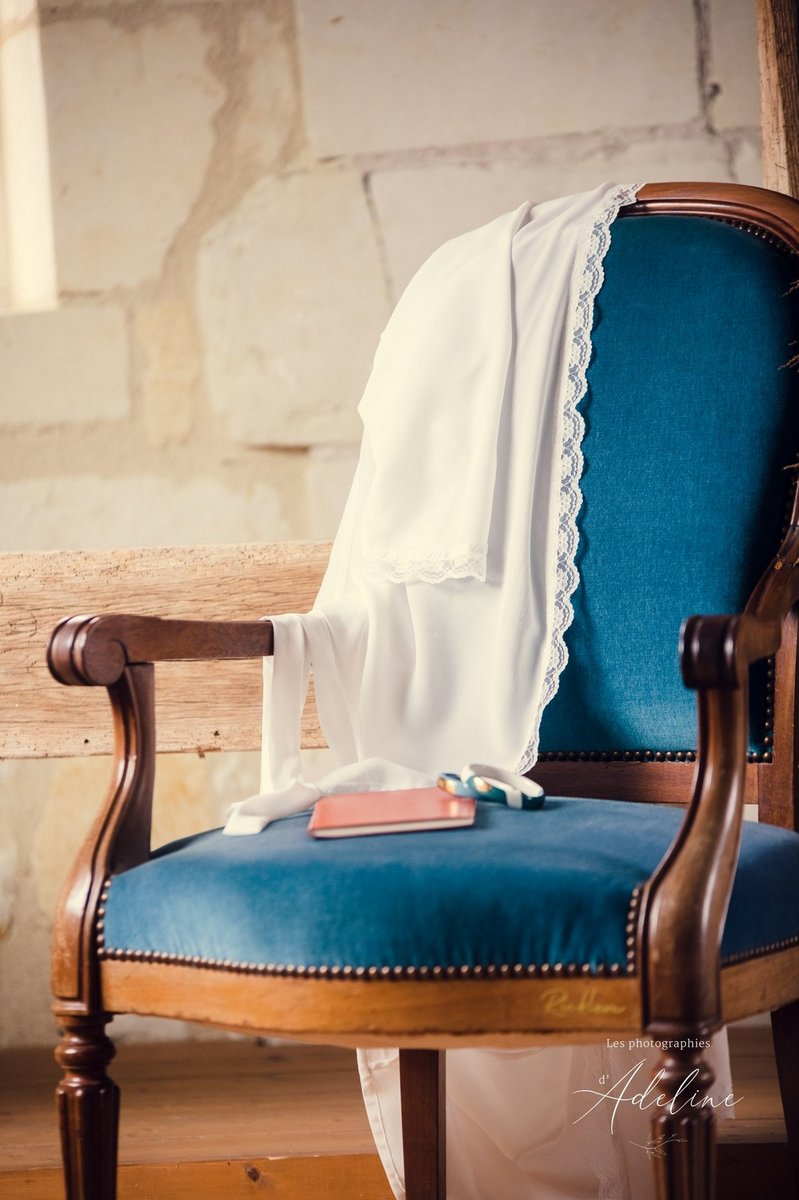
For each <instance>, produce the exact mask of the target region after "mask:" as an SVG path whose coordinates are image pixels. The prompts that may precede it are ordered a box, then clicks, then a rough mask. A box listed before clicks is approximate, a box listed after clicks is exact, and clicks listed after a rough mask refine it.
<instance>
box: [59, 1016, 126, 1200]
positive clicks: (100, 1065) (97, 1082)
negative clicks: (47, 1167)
mask: <svg viewBox="0 0 799 1200" xmlns="http://www.w3.org/2000/svg"><path fill="white" fill-rule="evenodd" d="M60 1023H61V1025H62V1028H63V1036H62V1038H61V1042H60V1044H59V1046H58V1048H57V1049H56V1052H55V1056H56V1061H57V1062H58V1063H59V1065H60V1066H62V1067H63V1068H64V1078H63V1079H62V1080H61V1082H60V1083H59V1084H58V1087H57V1088H56V1104H57V1106H58V1115H59V1121H60V1126H61V1153H62V1157H63V1162H64V1180H65V1186H66V1197H67V1200H115V1196H116V1172H117V1133H118V1128H119V1088H118V1087H117V1085H116V1084H115V1083H114V1082H113V1080H111V1079H109V1078H108V1076H107V1075H106V1073H105V1069H106V1066H107V1065H108V1063H109V1062H110V1061H111V1059H112V1058H113V1057H114V1043H113V1042H112V1041H111V1040H110V1038H107V1037H106V1036H105V1021H104V1020H103V1019H102V1018H98V1017H73V1016H69V1017H64V1018H61V1019H60Z"/></svg>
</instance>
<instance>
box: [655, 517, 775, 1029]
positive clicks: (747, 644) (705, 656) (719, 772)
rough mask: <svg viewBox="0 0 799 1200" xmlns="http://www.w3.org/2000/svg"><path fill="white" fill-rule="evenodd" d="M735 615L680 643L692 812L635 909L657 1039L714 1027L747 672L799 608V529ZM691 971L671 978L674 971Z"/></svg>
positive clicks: (695, 622)
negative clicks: (690, 744) (695, 732)
mask: <svg viewBox="0 0 799 1200" xmlns="http://www.w3.org/2000/svg"><path fill="white" fill-rule="evenodd" d="M797 515H798V514H797V502H796V500H795V502H794V513H793V517H792V521H791V525H790V527H789V529H788V531H787V534H786V536H785V538H784V540H783V543H782V545H781V547H780V550H779V553H778V554H777V556H776V557H775V558H774V560H773V561H772V562H771V564H770V566H769V568H768V570H767V571H766V572H765V574H764V575H763V577H762V578H761V580H760V582H759V583H758V585H757V587H756V588H755V590H754V592H753V593H752V596H751V598H750V600H749V603H748V604H747V607H746V610H745V611H744V612H743V613H740V614H738V615H735V616H713V617H703V616H694V617H690V618H689V619H688V620H687V621H686V622H685V624H684V625H683V629H682V632H681V635H680V658H681V664H682V673H683V679H684V681H685V683H686V685H687V686H688V687H690V688H695V689H696V690H697V693H698V695H697V702H698V712H699V744H698V749H697V764H696V772H695V776H694V788H693V797H692V800H691V804H690V806H689V808H688V812H687V814H686V817H685V820H684V821H683V824H682V826H681V828H680V831H679V833H678V835H677V837H676V839H675V841H674V843H673V844H672V846H671V847H670V848H669V850H668V852H667V854H666V855H665V857H664V859H663V861H662V862H661V863H660V865H659V866H658V868H657V870H656V871H655V872H654V874H653V875H652V877H651V879H650V880H649V882H648V883H647V885H646V888H645V890H644V896H643V903H642V909H641V924H640V926H639V930H640V933H639V936H640V938H641V951H642V962H643V971H644V1004H645V1019H646V1021H647V1026H648V1028H650V1029H651V1030H652V1031H653V1032H655V1033H659V1034H660V1035H661V1036H669V1035H671V1036H675V1035H676V1034H677V1033H678V1032H679V1031H682V1032H683V1033H684V1032H685V1031H686V1030H689V1029H693V1030H705V1031H707V1032H710V1031H711V1030H712V1029H713V1028H715V1027H717V1026H718V1025H719V1024H720V1022H721V979H720V967H719V951H720V946H721V937H722V933H723V929H724V919H725V916H726V912H727V905H728V903H729V898H730V893H731V891H732V884H733V878H734V874H735V866H736V863H737V859H738V850H739V846H740V839H741V828H742V821H743V805H744V783H745V773H746V753H747V746H748V723H749V712H748V682H749V667H750V666H751V664H752V663H754V662H756V661H757V660H758V659H762V658H766V657H768V656H770V655H772V654H774V653H776V651H777V650H778V649H779V647H780V643H781V637H782V626H783V622H784V621H785V619H786V617H787V616H788V613H789V612H790V611H791V609H792V608H793V606H794V605H795V604H796V603H797V602H799V570H797V569H796V568H797V565H799V521H797ZM674 962H681V963H686V964H690V966H689V967H687V969H684V970H682V971H681V972H680V973H679V974H678V973H676V972H674V970H673V963H674Z"/></svg>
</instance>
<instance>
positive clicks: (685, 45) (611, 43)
mask: <svg viewBox="0 0 799 1200" xmlns="http://www.w3.org/2000/svg"><path fill="white" fill-rule="evenodd" d="M297 15H298V25H299V35H300V38H299V43H300V55H301V62H302V75H303V84H304V88H305V108H306V116H307V121H308V126H309V132H310V138H311V144H312V147H313V149H314V151H315V153H316V154H317V155H318V156H320V157H325V156H328V155H338V154H354V153H368V152H380V151H387V150H405V149H409V148H411V147H414V148H417V147H426V146H452V145H461V144H467V143H469V144H474V143H485V142H492V141H500V140H507V139H519V138H530V137H536V136H540V135H543V134H560V133H571V132H575V131H583V130H595V129H603V128H607V127H619V126H629V125H631V124H635V125H636V126H639V127H640V126H646V125H664V124H668V123H671V122H680V121H687V120H690V119H691V118H693V117H695V116H697V114H698V113H699V110H700V104H699V93H698V87H697V79H696V66H695V60H696V48H695V22H694V6H693V4H692V3H691V0H674V2H673V3H669V4H663V3H661V2H660V0H638V3H636V4H629V3H627V2H626V0H571V3H570V4H568V5H567V6H564V5H558V4H552V3H551V2H550V0H524V2H522V0H493V2H492V3H490V4H488V3H484V4H475V3H474V2H473V0H438V2H437V3H435V4H430V3H429V2H428V0H384V2H383V3H381V4H374V3H371V2H370V0H298V5H297Z"/></svg>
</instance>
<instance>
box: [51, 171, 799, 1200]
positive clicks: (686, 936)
mask: <svg viewBox="0 0 799 1200" xmlns="http://www.w3.org/2000/svg"><path fill="white" fill-rule="evenodd" d="M625 212H629V213H635V214H647V213H669V214H690V215H704V216H708V217H714V218H717V219H720V220H723V221H728V222H733V223H736V224H739V225H741V226H742V227H745V228H747V229H748V230H750V231H751V232H752V233H754V234H756V235H757V236H759V237H765V238H771V239H775V240H776V241H778V242H780V243H782V244H783V245H784V246H787V247H788V249H789V250H790V251H791V252H793V253H795V254H799V203H796V202H794V201H792V200H790V199H788V198H787V197H782V196H779V195H777V194H775V193H769V192H766V191H763V190H761V189H756V188H746V187H737V186H729V185H704V184H669V185H665V184H662V185H661V184H658V185H653V186H649V187H646V188H645V189H643V191H642V192H641V194H640V197H639V200H638V202H637V203H636V204H634V205H632V206H630V208H629V209H627V210H625ZM797 564H799V501H795V503H794V509H793V514H792V516H791V520H790V526H789V528H788V531H787V533H786V535H785V538H784V541H783V543H782V545H781V547H780V549H779V552H778V554H777V556H776V557H775V558H774V560H773V562H772V563H771V565H770V567H769V569H768V570H767V572H766V573H765V575H764V576H763V578H762V579H761V581H760V582H759V584H758V585H757V587H756V588H755V591H754V592H753V594H752V596H751V598H750V600H749V602H748V604H747V606H746V609H745V611H744V612H743V613H741V614H738V615H733V616H694V617H691V618H690V619H689V620H688V621H687V622H686V624H685V627H684V630H683V636H682V643H681V648H680V653H681V661H682V672H683V677H684V680H685V682H686V684H687V685H688V686H689V687H691V688H694V689H696V691H697V699H698V713H699V738H698V749H697V754H696V764H695V769H694V768H692V767H691V766H690V765H689V764H688V763H686V762H684V761H655V758H656V756H654V755H652V756H651V757H652V759H653V761H630V762H626V761H612V760H611V761H550V762H547V761H543V762H541V763H539V765H538V767H537V768H536V778H537V779H539V780H540V781H541V782H542V783H543V785H544V787H545V788H546V790H547V791H548V792H550V793H552V794H559V795H583V796H596V797H600V798H601V797H609V798H616V799H649V800H656V801H681V802H682V801H683V800H684V799H685V797H686V796H687V795H688V793H689V791H690V785H689V772H690V771H691V770H693V773H694V774H693V778H694V782H693V793H692V798H691V800H690V805H689V807H688V811H687V815H686V819H685V822H684V825H683V827H682V830H681V833H680V835H679V837H678V838H677V840H676V841H675V843H674V845H673V846H672V848H671V850H670V851H669V853H668V855H667V856H666V858H665V859H664V860H663V862H662V863H661V864H660V866H659V867H658V869H657V870H656V871H655V872H654V874H653V875H652V877H651V878H650V879H649V880H648V881H647V882H646V884H645V885H644V887H643V889H642V890H641V892H640V894H639V895H638V903H637V907H636V909H635V911H634V912H633V913H632V915H631V917H630V924H629V928H628V934H629V938H630V944H631V945H632V946H634V947H635V951H636V953H635V960H636V962H637V963H639V964H640V970H639V971H637V972H636V973H634V974H630V973H627V972H625V970H624V969H623V968H621V969H616V971H615V973H614V972H608V973H607V974H605V975H601V976H593V975H592V976H591V977H590V978H586V977H581V976H579V975H577V974H574V973H572V972H571V971H570V970H567V969H565V968H563V967H561V966H559V965H557V964H555V965H552V966H551V967H546V968H535V969H529V970H528V969H526V968H525V969H521V968H519V969H518V970H514V969H513V968H503V969H499V968H497V969H496V970H495V971H492V970H491V969H483V970H480V969H475V970H473V971H472V972H470V973H450V972H449V971H443V972H439V973H438V974H437V973H436V971H437V969H431V971H430V972H429V973H427V974H426V973H425V972H424V971H422V970H414V969H412V968H408V969H406V970H404V971H396V972H394V971H391V970H388V971H386V972H383V971H379V972H378V971H375V970H372V971H366V972H362V971H350V970H348V969H346V968H344V969H341V970H340V971H333V970H331V971H329V972H325V971H324V970H323V969H321V970H318V971H313V970H309V971H303V970H297V969H293V968H288V967H282V968H281V967H269V966H264V965H260V966H259V965H254V966H253V968H252V969H250V968H244V969H236V970H232V969H230V967H229V965H228V964H226V963H224V962H220V963H214V964H212V965H208V964H202V965H195V964H193V963H192V962H191V961H176V960H174V959H170V958H169V957H168V956H157V955H154V956H148V955H144V954H139V953H132V954H130V955H125V954H107V953H106V952H105V951H104V947H103V939H102V928H103V911H104V908H103V897H104V888H105V885H106V881H107V880H108V879H109V877H110V876H111V875H113V874H114V873H116V872H119V871H122V870H126V869H128V868H131V867H134V866H136V865H137V864H140V863H142V862H144V861H145V860H146V859H147V857H148V855H149V852H150V816H151V801H152V786H153V776H154V765H155V752H156V731H155V716H154V683H153V665H152V664H153V663H155V662H162V661H165V660H175V659H184V660H185V659H207V660H213V659H235V658H245V657H258V656H262V655H269V654H271V652H272V630H271V626H270V624H269V623H268V622H262V621H259V622H255V621H252V622H239V623H237V622H229V623H228V622H208V621H183V620H179V621H178V620H162V619H158V618H154V617H138V616H117V615H101V616H79V617H72V618H69V619H67V620H65V621H63V622H62V623H61V624H60V625H59V626H58V627H57V628H56V630H55V631H54V633H53V635H52V638H51V643H50V647H49V659H48V661H49V664H50V668H51V670H52V672H53V674H54V675H55V676H56V678H57V679H59V680H60V681H61V682H62V683H66V684H86V685H95V686H104V687H106V688H107V689H108V694H109V697H110V700H111V705H112V709H113V720H114V727H115V766H114V775H113V780H112V783H111V786H110V789H109V792H108V795H107V797H106V800H105V803H104V804H103V807H102V810H101V812H100V814H99V816H98V817H97V820H96V822H95V824H94V826H93V829H92V831H91V834H90V836H89V838H88V840H87V841H86V844H85V846H84V847H83V849H82V851H81V853H80V855H79V858H78V860H77V862H76V863H75V866H74V868H73V869H72V872H71V874H70V877H69V881H68V884H67V886H66V888H65V891H64V893H63V897H62V900H61V904H60V908H59V912H58V917H57V921H56V927H55V935H54V960H53V987H54V992H55V996H56V1000H55V1012H56V1016H57V1019H58V1021H59V1023H60V1025H61V1027H62V1029H63V1038H62V1041H61V1045H60V1048H59V1050H58V1051H57V1057H58V1060H59V1062H60V1064H61V1065H62V1067H63V1068H64V1078H63V1081H62V1083H61V1084H60V1085H59V1088H58V1098H59V1105H60V1112H61V1123H62V1133H63V1147H64V1162H65V1170H66V1178H67V1191H68V1197H69V1198H70V1200H111V1198H112V1197H113V1196H114V1194H115V1191H114V1188H115V1182H114V1180H115V1170H116V1160H115V1154H116V1150H115V1145H116V1137H115V1129H116V1123H117V1115H118V1093H117V1089H116V1086H115V1085H114V1084H113V1082H111V1080H110V1079H109V1078H108V1076H107V1075H106V1066H107V1064H108V1062H109V1061H110V1059H111V1057H112V1055H113V1053H114V1050H113V1045H112V1043H111V1042H110V1041H109V1040H108V1038H107V1037H106V1035H105V1025H106V1022H107V1021H108V1020H109V1019H110V1016H111V1015H112V1014H114V1013H122V1012H136V1013H145V1014H154V1015H160V1016H166V1017H174V1018H179V1019H182V1020H189V1021H198V1022H204V1023H209V1024H212V1025H218V1026H224V1027H226V1028H229V1029H236V1030H244V1031H251V1032H253V1033H255V1032H259V1033H268V1034H272V1035H275V1036H279V1037H286V1038H293V1039H299V1040H302V1041H308V1042H328V1043H336V1044H338V1045H344V1046H370V1045H379V1046H382V1045H397V1046H399V1047H400V1048H401V1056H400V1066H401V1086H402V1106H403V1124H404V1144H405V1170H406V1184H407V1195H408V1198H409V1200H428V1198H431V1200H432V1198H434V1197H435V1198H437V1200H443V1197H444V1196H445V1181H444V1175H445V1155H444V1153H443V1145H444V1104H443V1100H444V1055H443V1053H442V1051H444V1050H445V1049H446V1048H447V1047H455V1046H464V1045H469V1046H480V1045H488V1046H501V1047H509V1046H520V1045H532V1044H539V1043H543V1042H547V1041H549V1042H552V1041H562V1042H575V1041H592V1040H603V1039H604V1038H605V1036H607V1035H615V1036H621V1035H626V1036H634V1035H640V1034H642V1033H646V1035H647V1036H650V1037H654V1038H663V1039H669V1040H672V1041H683V1042H685V1041H686V1040H688V1039H700V1038H704V1037H706V1036H707V1035H709V1034H710V1033H712V1032H713V1031H714V1030H716V1029H718V1028H719V1027H720V1026H721V1024H722V1023H724V1022H728V1021H732V1020H736V1019H737V1018H741V1017H744V1016H748V1015H750V1014H753V1013H756V1012H764V1011H772V1010H777V1011H776V1012H775V1013H774V1017H773V1022H774V1030H775V1038H776V1040H777V1043H778V1049H779V1050H780V1051H781V1070H782V1071H783V1078H782V1083H783V1096H784V1101H785V1105H786V1118H787V1122H788V1128H789V1133H790V1132H791V1131H792V1130H795V1129H796V1126H797V1123H799V1083H797V1082H796V1081H797V1080H799V1050H798V1049H797V1047H799V1002H798V1001H797V997H799V945H788V946H785V947H783V948H776V949H775V950H774V951H773V952H772V953H769V954H768V955H766V956H764V957H761V958H757V959H754V960H750V961H746V962H738V963H731V964H729V965H725V966H724V967H723V968H722V967H720V961H719V946H720V939H721V933H722V929H723V924H724V918H725V912H726V907H727V903H728V899H729V895H730V891H731V887H732V881H733V875H734V871H735V865H736V857H737V852H738V846H739V841H740V832H741V822H742V817H743V806H744V803H745V802H756V803H758V804H759V807H760V815H761V820H765V821H768V822H771V823H773V824H777V825H781V826H784V827H787V828H790V829H793V828H795V827H796V816H797V814H796V805H797V790H796V770H797V767H796V764H797V759H798V757H799V755H798V754H797V750H798V749H799V748H798V747H797V744H796V738H797V734H796V723H795V720H794V709H795V686H796V646H797V616H796V611H795V609H794V606H795V605H796V604H797V601H799V573H797V571H796V570H795V567H796V566H797ZM770 656H776V657H775V679H774V745H773V755H771V756H770V758H771V761H759V762H750V763H747V719H748V718H747V712H748V706H747V686H748V670H749V666H750V664H751V663H753V662H755V661H756V660H758V659H763V658H768V657H770ZM605 757H607V756H605ZM644 757H646V756H644ZM657 757H659V758H665V756H657ZM675 959H676V960H679V962H680V963H681V969H680V971H679V972H675V971H674V970H673V963H674V961H675ZM662 1066H663V1070H664V1075H663V1079H662V1082H661V1090H662V1091H663V1092H664V1093H665V1094H667V1095H669V1096H673V1095H674V1093H675V1090H676V1089H677V1088H678V1087H679V1085H680V1083H681V1081H683V1080H684V1079H685V1077H686V1075H687V1074H688V1073H689V1072H691V1071H693V1070H695V1069H696V1070H698V1072H699V1073H698V1076H697V1078H696V1082H695V1085H694V1086H695V1087H696V1088H697V1090H698V1091H699V1092H700V1093H701V1092H702V1091H703V1089H705V1088H706V1087H707V1086H708V1084H709V1082H710V1073H709V1071H708V1070H707V1069H706V1067H705V1065H704V1063H703V1059H702V1052H701V1050H698V1049H697V1050H694V1049H675V1050H671V1051H667V1052H665V1053H664V1057H663V1060H662ZM791 1080H793V1082H791ZM654 1122H655V1126H656V1130H657V1133H658V1136H660V1137H662V1138H663V1141H664V1144H667V1153H666V1156H665V1157H664V1158H662V1159H657V1160H656V1168H657V1170H658V1172H659V1180H660V1182H659V1186H660V1189H661V1191H660V1194H661V1196H662V1197H669V1200H688V1198H689V1197H690V1198H691V1200H699V1197H702V1200H705V1198H706V1197H709V1196H711V1195H712V1169H713V1168H712V1161H713V1152H712V1144H713V1118H712V1113H711V1111H710V1110H709V1109H708V1108H707V1107H703V1108H691V1109H690V1110H689V1111H682V1112H680V1113H679V1114H678V1115H671V1114H670V1113H669V1112H668V1110H667V1109H665V1108H661V1109H658V1110H657V1115H656V1116H655V1118H654ZM672 1138H674V1139H675V1140H671V1141H669V1139H672ZM677 1138H678V1139H679V1140H676V1139H677ZM793 1152H794V1154H795V1155H796V1139H794V1147H793ZM797 1177H798V1178H799V1170H797Z"/></svg>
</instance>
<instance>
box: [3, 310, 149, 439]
mask: <svg viewBox="0 0 799 1200" xmlns="http://www.w3.org/2000/svg"><path fill="white" fill-rule="evenodd" d="M0 378H2V380H3V394H2V399H0V424H3V425H14V424H22V423H30V422H35V423H38V424H42V425H58V424H75V423H79V422H80V423H82V422H88V421H113V420H118V419H119V418H120V417H124V416H125V415H126V414H127V412H128V410H129V407H130V401H129V397H128V352H127V335H126V332H125V319H124V314H123V313H122V311H121V310H120V309H119V308H118V307H117V306H116V305H113V304H107V305H102V306H101V305H94V304H70V305H68V306H65V307H62V308H60V309H56V310H54V311H52V312H44V313H31V314H25V315H17V316H5V317H2V318H0Z"/></svg>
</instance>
